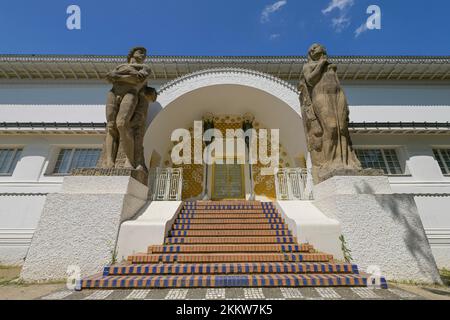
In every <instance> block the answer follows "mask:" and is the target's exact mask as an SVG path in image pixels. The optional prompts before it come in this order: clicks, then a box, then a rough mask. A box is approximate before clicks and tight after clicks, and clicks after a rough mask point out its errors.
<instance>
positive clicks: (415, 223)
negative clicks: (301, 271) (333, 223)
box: [314, 176, 442, 283]
mask: <svg viewBox="0 0 450 320" xmlns="http://www.w3.org/2000/svg"><path fill="white" fill-rule="evenodd" d="M314 195H315V199H316V200H315V201H314V205H315V206H316V207H318V208H319V209H320V210H321V211H322V212H324V213H325V214H327V215H328V216H329V217H331V218H335V219H337V220H338V221H339V222H340V223H341V229H342V234H343V235H344V237H345V240H346V241H347V244H348V248H349V249H350V250H351V256H352V257H353V259H354V262H355V263H356V264H358V265H359V266H360V267H361V271H366V270H368V268H370V269H371V270H376V268H379V270H380V272H381V274H382V275H383V276H386V277H387V279H388V280H413V281H417V282H426V283H441V282H442V281H441V279H440V276H439V272H438V269H437V266H436V262H435V260H434V257H433V254H432V252H431V248H430V245H429V243H428V240H427V237H426V235H425V230H424V228H423V225H422V221H421V219H420V216H419V213H418V211H417V207H416V204H415V201H414V198H413V196H412V195H405V194H394V193H393V192H392V190H391V187H390V185H389V181H388V178H387V177H385V176H373V177H369V176H334V177H332V178H330V179H328V180H326V181H324V182H322V183H319V184H318V185H316V186H315V188H314ZM371 266H374V267H371Z"/></svg>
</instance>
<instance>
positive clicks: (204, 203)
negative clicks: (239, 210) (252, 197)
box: [184, 200, 273, 207]
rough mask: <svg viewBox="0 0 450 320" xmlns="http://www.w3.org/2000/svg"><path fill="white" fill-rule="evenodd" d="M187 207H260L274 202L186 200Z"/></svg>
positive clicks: (271, 204) (269, 205)
mask: <svg viewBox="0 0 450 320" xmlns="http://www.w3.org/2000/svg"><path fill="white" fill-rule="evenodd" d="M184 206H185V207H189V206H259V207H273V203H272V202H261V201H248V200H229V201H228V200H226V201H212V200H206V201H195V202H185V203H184Z"/></svg>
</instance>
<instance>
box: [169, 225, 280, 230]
mask: <svg viewBox="0 0 450 320" xmlns="http://www.w3.org/2000/svg"><path fill="white" fill-rule="evenodd" d="M287 229H288V227H287V225H285V224H206V225H203V224H174V225H173V230H287Z"/></svg>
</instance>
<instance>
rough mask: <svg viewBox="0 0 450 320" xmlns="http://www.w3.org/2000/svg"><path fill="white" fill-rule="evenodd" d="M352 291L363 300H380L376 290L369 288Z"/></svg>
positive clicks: (353, 289)
mask: <svg viewBox="0 0 450 320" xmlns="http://www.w3.org/2000/svg"><path fill="white" fill-rule="evenodd" d="M351 290H352V291H353V292H354V293H355V294H357V295H358V296H359V297H360V298H362V299H379V298H380V296H378V295H377V294H376V293H375V291H374V289H369V288H351Z"/></svg>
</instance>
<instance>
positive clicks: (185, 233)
mask: <svg viewBox="0 0 450 320" xmlns="http://www.w3.org/2000/svg"><path fill="white" fill-rule="evenodd" d="M169 234H170V235H171V236H175V237H191V236H192V237H214V236H215V237H233V236H235V237H246V236H250V237H251V236H261V237H270V236H292V232H291V231H290V230H171V231H170V232H169Z"/></svg>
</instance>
